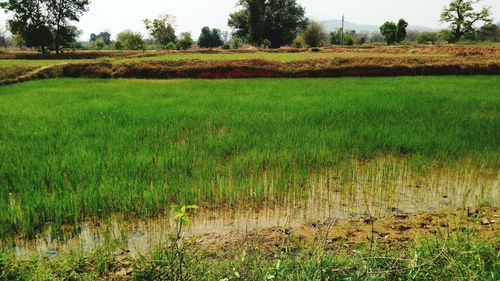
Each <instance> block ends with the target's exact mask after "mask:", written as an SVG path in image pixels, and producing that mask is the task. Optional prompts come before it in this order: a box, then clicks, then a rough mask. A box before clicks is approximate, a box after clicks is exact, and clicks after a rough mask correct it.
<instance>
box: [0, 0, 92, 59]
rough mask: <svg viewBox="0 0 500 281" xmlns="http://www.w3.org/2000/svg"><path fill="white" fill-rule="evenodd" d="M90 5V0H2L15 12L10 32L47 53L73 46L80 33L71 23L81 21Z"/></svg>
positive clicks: (2, 2) (0, 5) (6, 6)
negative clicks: (72, 43)
mask: <svg viewBox="0 0 500 281" xmlns="http://www.w3.org/2000/svg"><path fill="white" fill-rule="evenodd" d="M88 5H89V0H65V1H60V0H0V8H3V9H5V10H6V11H8V12H12V13H13V18H12V19H10V20H9V21H8V25H9V29H10V31H11V32H12V33H13V34H19V35H20V36H22V38H23V40H24V41H25V44H26V46H27V47H33V48H37V49H39V50H40V51H41V52H44V53H45V52H47V51H48V50H52V49H53V50H55V51H56V52H57V53H59V52H60V51H61V48H66V47H69V45H70V44H71V42H73V41H74V40H75V36H77V35H78V33H77V32H75V29H74V28H72V27H70V22H72V21H78V20H79V18H80V16H81V15H82V14H83V13H84V12H85V11H87V7H88Z"/></svg>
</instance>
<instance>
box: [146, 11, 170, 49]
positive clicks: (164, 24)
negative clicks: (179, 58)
mask: <svg viewBox="0 0 500 281" xmlns="http://www.w3.org/2000/svg"><path fill="white" fill-rule="evenodd" d="M144 25H146V29H147V30H148V31H149V34H150V35H151V36H152V37H153V38H154V39H155V40H156V41H157V42H158V43H160V46H161V47H162V48H168V44H169V43H174V44H175V41H176V40H177V36H176V35H175V29H174V25H175V17H174V16H172V15H160V16H158V18H156V19H153V20H149V19H145V20H144Z"/></svg>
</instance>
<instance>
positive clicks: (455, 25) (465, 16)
mask: <svg viewBox="0 0 500 281" xmlns="http://www.w3.org/2000/svg"><path fill="white" fill-rule="evenodd" d="M479 2H480V0H453V1H451V2H450V4H449V5H448V7H445V8H444V10H443V12H442V14H441V22H447V23H449V24H450V29H451V31H452V32H453V35H454V37H455V41H458V40H460V39H461V38H462V37H464V36H467V37H469V38H472V37H474V33H475V28H474V24H475V23H477V22H481V21H482V22H483V23H485V24H488V23H492V21H493V20H492V18H491V11H490V8H487V7H483V8H481V9H480V10H477V11H476V10H475V9H474V6H473V5H474V4H476V3H479Z"/></svg>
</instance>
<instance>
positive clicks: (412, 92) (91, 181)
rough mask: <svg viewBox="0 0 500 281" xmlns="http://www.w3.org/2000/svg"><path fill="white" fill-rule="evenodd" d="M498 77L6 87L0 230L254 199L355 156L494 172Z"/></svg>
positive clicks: (0, 120)
mask: <svg viewBox="0 0 500 281" xmlns="http://www.w3.org/2000/svg"><path fill="white" fill-rule="evenodd" d="M498 85H500V76H468V77H454V76H446V77H402V78H342V79H254V80H238V79H235V80H169V81H160V80H133V79H130V80H123V79H116V80H98V79H51V80H44V81H38V82H27V83H23V84H17V85H12V86H4V87H1V88H0V159H2V161H0V209H2V210H3V211H2V212H0V236H1V235H6V234H7V233H13V232H14V233H15V232H18V233H19V232H22V233H25V232H29V231H34V230H36V229H38V228H40V227H41V226H43V225H44V223H46V222H54V223H55V224H56V225H57V224H61V223H74V222H76V221H78V220H81V219H82V218H85V217H105V216H108V215H109V214H110V213H113V212H122V213H126V214H136V215H142V216H149V215H154V214H157V213H160V212H162V211H163V210H165V209H168V208H169V205H170V204H171V203H182V202H187V203H197V204H203V203H206V204H212V205H213V204H225V205H226V204H235V203H237V202H239V201H245V202H246V203H259V202H263V201H265V200H267V198H269V194H268V193H269V192H272V193H273V194H275V195H276V198H279V197H280V196H283V195H284V194H286V192H287V190H289V189H290V188H293V187H299V188H300V189H301V190H303V189H304V188H303V187H302V183H303V181H302V180H301V178H304V177H307V176H308V175H310V174H312V173H322V171H325V170H328V169H332V168H335V167H339V166H342V165H344V164H346V163H348V162H350V159H353V158H354V159H358V160H370V159H376V158H380V157H388V156H391V157H397V158H402V159H407V160H408V161H409V163H413V164H411V165H416V166H423V167H425V168H429V169H431V167H432V166H427V164H429V163H438V164H439V165H444V166H445V167H450V168H451V167H458V168H460V166H462V164H463V163H466V162H467V163H468V162H469V161H470V163H472V164H471V165H473V166H474V167H483V168H486V169H491V170H493V171H496V170H497V169H498V168H499V166H500V163H499V159H498V155H499V152H500V90H499V89H498ZM471 89H474V90H473V91H471ZM346 165H347V164H346ZM416 166H415V167H416ZM346 167H347V166H346ZM270 179H273V181H274V189H273V190H272V191H268V190H266V181H268V180H270ZM266 193H267V195H266ZM214 206H215V205H214Z"/></svg>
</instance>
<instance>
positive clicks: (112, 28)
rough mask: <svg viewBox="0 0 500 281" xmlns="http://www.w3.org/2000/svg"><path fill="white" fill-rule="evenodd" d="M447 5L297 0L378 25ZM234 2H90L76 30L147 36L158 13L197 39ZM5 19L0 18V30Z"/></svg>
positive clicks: (435, 12) (490, 0) (423, 21)
mask: <svg viewBox="0 0 500 281" xmlns="http://www.w3.org/2000/svg"><path fill="white" fill-rule="evenodd" d="M449 1H450V0H298V2H299V3H300V4H301V5H302V6H304V7H305V8H306V15H307V16H308V17H310V18H312V19H314V20H318V21H321V20H331V19H340V18H342V14H345V18H346V21H350V22H353V23H357V24H373V25H381V24H382V23H384V22H385V21H387V20H391V21H396V20H398V19H400V18H404V19H406V20H407V21H408V22H409V23H410V25H421V26H427V27H431V28H444V27H446V24H441V23H440V22H439V17H440V14H441V11H442V9H443V7H444V6H445V5H446V4H447V3H449ZM236 3H237V0H91V4H90V6H89V11H88V12H86V13H85V14H84V15H83V16H82V17H81V19H80V22H77V23H75V25H76V26H77V27H78V28H79V29H81V30H83V32H84V33H83V35H82V37H81V38H80V39H82V40H86V39H87V38H89V37H90V33H99V32H101V31H108V32H110V33H111V34H112V35H113V37H114V36H115V35H116V34H117V33H118V32H121V31H123V30H125V29H131V30H133V31H138V32H141V33H142V34H144V35H146V34H147V32H146V30H145V28H144V24H143V20H144V19H145V18H150V19H152V18H155V17H157V16H158V15H160V14H173V15H175V16H176V19H177V20H176V25H177V28H176V30H177V32H178V33H180V32H184V31H189V32H191V33H192V34H193V37H195V38H197V37H198V35H199V33H200V30H201V28H202V27H203V26H209V27H210V28H219V29H221V30H228V29H229V28H228V27H227V19H228V16H229V14H230V13H231V12H233V11H235V10H236ZM479 6H490V7H491V11H492V14H493V17H494V19H495V22H497V21H500V0H483V1H481V3H480V4H479ZM7 18H8V15H6V14H5V13H4V12H1V13H0V26H3V25H4V24H3V23H4V22H5V21H6V20H7Z"/></svg>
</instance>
